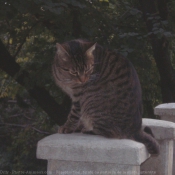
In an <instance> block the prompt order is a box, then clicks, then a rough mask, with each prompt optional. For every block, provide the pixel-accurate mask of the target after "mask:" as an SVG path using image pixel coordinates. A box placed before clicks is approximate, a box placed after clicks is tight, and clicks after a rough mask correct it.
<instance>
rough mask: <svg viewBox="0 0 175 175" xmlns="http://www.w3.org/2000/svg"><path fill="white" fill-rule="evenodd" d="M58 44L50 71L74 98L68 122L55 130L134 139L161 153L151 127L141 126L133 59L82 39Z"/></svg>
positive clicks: (140, 99)
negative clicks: (131, 61) (143, 127)
mask: <svg viewBox="0 0 175 175" xmlns="http://www.w3.org/2000/svg"><path fill="white" fill-rule="evenodd" d="M56 48H57V51H56V55H55V59H54V63H53V65H52V71H53V76H54V79H55V82H56V84H57V85H58V86H59V87H61V88H62V89H63V91H65V92H66V93H67V94H68V95H69V96H70V97H71V99H72V107H71V111H70V113H69V115H68V119H67V122H66V123H65V124H64V125H63V126H61V127H60V128H59V131H58V132H59V133H72V132H83V133H91V134H97V135H102V136H105V137H109V138H128V139H133V140H136V141H138V142H141V143H143V144H145V145H146V147H147V149H148V152H149V153H150V154H159V144H158V142H157V141H156V140H155V139H154V136H153V134H152V132H151V129H150V128H148V127H146V128H145V130H142V129H141V125H142V117H141V116H142V98H141V87H140V82H139V79H138V76H137V73H136V71H135V69H134V67H133V66H132V64H131V63H130V62H129V61H128V60H127V59H126V58H124V57H123V56H122V55H120V54H119V53H117V52H116V51H111V50H109V49H105V48H103V47H102V46H100V45H99V44H97V43H93V42H89V41H86V40H81V39H79V40H72V41H69V42H65V43H63V44H58V43H57V44H56Z"/></svg>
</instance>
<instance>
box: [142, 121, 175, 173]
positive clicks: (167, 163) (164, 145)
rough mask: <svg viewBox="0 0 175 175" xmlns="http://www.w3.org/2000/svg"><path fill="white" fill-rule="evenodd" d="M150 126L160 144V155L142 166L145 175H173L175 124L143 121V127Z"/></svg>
mask: <svg viewBox="0 0 175 175" xmlns="http://www.w3.org/2000/svg"><path fill="white" fill-rule="evenodd" d="M145 126H149V127H150V128H151V129H152V131H153V133H154V135H155V138H156V139H157V140H158V142H159V144H160V155H159V156H156V157H153V156H152V157H150V159H148V160H147V161H145V162H144V163H143V164H142V165H141V172H142V174H144V175H150V174H154V175H172V166H173V140H174V139H175V123H173V122H169V121H162V120H154V119H143V127H145Z"/></svg>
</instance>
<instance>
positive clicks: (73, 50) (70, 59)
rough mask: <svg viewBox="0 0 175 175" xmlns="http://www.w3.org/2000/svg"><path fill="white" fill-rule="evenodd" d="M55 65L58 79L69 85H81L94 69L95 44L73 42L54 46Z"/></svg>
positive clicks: (81, 41) (79, 41)
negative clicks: (57, 70) (55, 49)
mask: <svg viewBox="0 0 175 175" xmlns="http://www.w3.org/2000/svg"><path fill="white" fill-rule="evenodd" d="M56 48H57V51H56V55H55V64H56V68H57V69H59V74H60V76H59V77H60V79H61V81H64V82H65V83H66V82H67V83H69V84H83V83H86V82H87V81H88V80H89V77H90V75H91V73H92V72H93V69H94V54H93V53H94V50H95V48H96V43H92V42H87V41H84V40H73V41H69V42H66V43H63V44H58V43H57V44H56Z"/></svg>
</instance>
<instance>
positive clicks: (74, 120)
mask: <svg viewBox="0 0 175 175" xmlns="http://www.w3.org/2000/svg"><path fill="white" fill-rule="evenodd" d="M79 119H80V103H79V101H77V102H72V107H71V111H70V113H69V115H68V119H67V121H66V123H65V124H64V125H63V126H61V127H59V129H58V133H64V134H66V133H72V132H79V131H81V127H80V126H79Z"/></svg>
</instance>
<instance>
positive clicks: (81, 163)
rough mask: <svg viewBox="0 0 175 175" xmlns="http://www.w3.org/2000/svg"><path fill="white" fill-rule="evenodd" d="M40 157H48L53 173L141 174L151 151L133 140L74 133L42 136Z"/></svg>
mask: <svg viewBox="0 0 175 175" xmlns="http://www.w3.org/2000/svg"><path fill="white" fill-rule="evenodd" d="M37 158H39V159H47V160H48V167H47V171H48V174H52V175H140V165H141V163H143V162H144V161H145V160H146V159H148V158H149V154H148V152H147V150H146V148H145V146H144V145H143V144H141V143H138V142H135V141H133V140H127V139H122V140H118V139H107V138H104V137H102V136H97V135H86V134H81V133H73V134H54V135H51V136H48V137H46V138H44V139H42V140H40V141H39V142H38V146H37Z"/></svg>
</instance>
